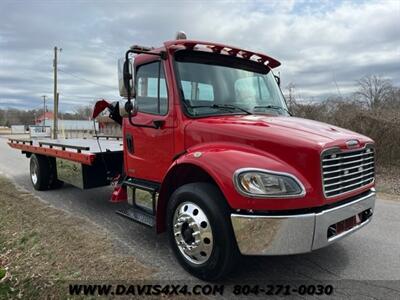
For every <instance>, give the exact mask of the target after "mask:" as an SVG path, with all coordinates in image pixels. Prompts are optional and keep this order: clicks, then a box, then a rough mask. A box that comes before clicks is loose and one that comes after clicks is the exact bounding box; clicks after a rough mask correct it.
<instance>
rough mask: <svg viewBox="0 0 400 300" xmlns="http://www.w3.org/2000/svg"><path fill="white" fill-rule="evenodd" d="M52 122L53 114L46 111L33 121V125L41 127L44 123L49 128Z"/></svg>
mask: <svg viewBox="0 0 400 300" xmlns="http://www.w3.org/2000/svg"><path fill="white" fill-rule="evenodd" d="M53 120H54V114H53V113H52V112H51V111H46V112H45V113H44V114H42V115H40V116H39V117H37V118H36V120H35V125H38V126H43V125H44V123H46V126H50V123H51V122H53Z"/></svg>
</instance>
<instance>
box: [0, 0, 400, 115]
mask: <svg viewBox="0 0 400 300" xmlns="http://www.w3.org/2000/svg"><path fill="white" fill-rule="evenodd" d="M0 20H1V21H0V107H3V108H4V107H16V108H21V109H28V108H40V107H41V106H42V103H43V102H42V98H41V96H42V95H47V96H48V98H49V100H50V101H49V102H50V103H52V98H53V96H52V94H53V79H52V78H53V77H52V76H53V74H52V58H53V47H54V46H58V47H61V48H62V52H61V53H60V65H59V69H60V72H59V92H60V110H62V111H71V110H72V109H73V107H74V106H77V105H81V104H88V103H90V102H92V101H94V100H95V99H98V98H106V99H110V100H118V99H119V96H118V87H117V84H118V83H117V67H116V61H117V59H118V58H119V57H121V56H122V55H123V53H124V52H125V51H126V50H127V48H128V47H129V46H131V45H132V44H143V45H149V46H158V45H161V43H162V42H163V41H165V40H170V39H173V38H174V36H175V32H176V31H177V30H184V31H186V33H187V34H188V37H189V38H192V39H199V40H207V41H215V42H221V43H227V44H231V45H235V46H240V47H244V48H248V49H250V50H256V51H262V52H264V53H267V54H268V55H270V56H273V57H275V58H277V59H278V60H280V61H281V62H282V66H281V67H280V68H279V71H280V74H281V77H282V87H283V88H284V87H285V86H287V84H288V83H290V82H292V83H294V84H295V86H296V93H297V96H298V97H301V98H304V99H312V98H313V99H322V98H324V97H326V96H327V95H329V94H335V95H337V94H338V93H341V94H347V93H350V92H352V91H353V90H354V88H355V81H356V80H357V79H359V78H360V77H362V76H364V75H368V74H377V75H381V76H383V77H385V78H389V79H391V80H392V81H393V83H394V84H396V85H400V0H393V1H388V0H386V1H311V2H310V1H304V0H293V1H289V0H281V1H276V2H273V1H243V2H241V1H237V0H236V1H196V2H195V1H186V2H183V1H182V2H180V1H175V2H168V1H146V2H134V1H125V2H118V1H61V0H55V1H38V0H36V1H35V0H31V1H7V0H6V1H4V0H2V1H1V2H0ZM335 81H336V83H337V85H336V84H335ZM49 108H50V109H52V105H51V104H49Z"/></svg>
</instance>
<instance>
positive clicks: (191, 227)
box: [173, 202, 214, 265]
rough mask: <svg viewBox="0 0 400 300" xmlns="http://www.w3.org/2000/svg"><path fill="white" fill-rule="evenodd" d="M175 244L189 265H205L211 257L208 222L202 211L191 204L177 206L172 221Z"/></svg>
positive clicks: (210, 238) (210, 236)
mask: <svg viewBox="0 0 400 300" xmlns="http://www.w3.org/2000/svg"><path fill="white" fill-rule="evenodd" d="M173 226H174V228H173V229H174V236H175V242H176V245H177V246H178V249H179V251H180V252H181V253H182V255H183V256H184V257H185V258H186V259H187V260H188V261H190V262H191V263H193V264H196V265H199V264H203V263H205V262H206V261H207V260H208V259H209V258H210V256H211V253H212V250H213V245H214V240H213V232H212V228H211V224H210V221H209V220H208V218H207V216H206V214H205V213H204V211H203V210H202V209H201V208H200V207H199V206H198V205H196V204H194V203H192V202H183V203H181V204H179V205H178V207H177V208H176V210H175V213H174V219H173Z"/></svg>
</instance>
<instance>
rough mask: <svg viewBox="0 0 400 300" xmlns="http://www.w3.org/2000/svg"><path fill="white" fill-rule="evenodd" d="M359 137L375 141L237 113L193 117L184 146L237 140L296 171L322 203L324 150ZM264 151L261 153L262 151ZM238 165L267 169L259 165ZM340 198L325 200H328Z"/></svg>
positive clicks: (276, 118) (294, 121)
mask: <svg viewBox="0 0 400 300" xmlns="http://www.w3.org/2000/svg"><path fill="white" fill-rule="evenodd" d="M349 140H357V141H358V146H359V147H363V146H364V145H365V144H366V143H372V142H373V141H372V140H371V139H369V138H367V137H365V136H363V135H361V134H358V133H355V132H352V131H350V130H346V129H343V128H340V127H336V126H332V125H329V124H325V123H321V122H316V121H311V120H306V119H301V118H295V117H281V116H266V115H246V116H243V115H234V116H218V117H208V118H202V119H194V120H192V121H191V122H190V123H189V124H188V125H187V126H186V128H185V148H186V149H189V148H190V147H192V146H196V145H200V144H202V143H218V144H219V143H236V144H241V145H244V146H247V147H251V148H256V149H257V150H261V151H262V152H264V153H266V154H267V155H272V156H273V157H276V159H277V160H279V161H281V162H282V163H283V164H286V165H287V166H288V170H289V169H290V170H293V169H294V170H295V171H297V172H296V173H297V175H298V176H300V178H302V179H303V180H306V181H307V182H308V183H309V186H310V187H311V190H310V191H309V193H308V196H307V197H309V198H310V199H309V200H312V201H313V203H315V204H316V203H320V204H322V202H320V201H321V199H323V198H324V196H323V191H322V183H321V152H322V151H323V150H324V149H327V148H331V147H340V148H342V149H347V145H346V142H347V141H349ZM262 152H261V153H262ZM257 164H258V162H257V161H255V162H254V164H253V165H251V166H242V165H240V158H238V161H237V165H238V167H257V168H268V166H263V165H257ZM340 198H341V197H339V198H331V199H329V200H328V199H326V201H328V202H334V201H338V200H340Z"/></svg>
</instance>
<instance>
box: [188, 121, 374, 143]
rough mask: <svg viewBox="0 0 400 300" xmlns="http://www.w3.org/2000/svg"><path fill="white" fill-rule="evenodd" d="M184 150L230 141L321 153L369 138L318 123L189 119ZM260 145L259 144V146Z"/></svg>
mask: <svg viewBox="0 0 400 300" xmlns="http://www.w3.org/2000/svg"><path fill="white" fill-rule="evenodd" d="M185 133H186V134H185V146H186V148H188V147H190V146H193V145H194V144H197V143H204V142H219V141H225V140H228V141H230V142H239V143H245V144H248V143H251V145H252V146H254V147H256V148H260V149H261V150H266V149H262V148H264V147H263V146H262V145H265V143H267V144H276V143H277V144H279V145H280V146H285V145H294V146H298V147H299V146H302V147H304V146H305V147H308V148H313V149H319V150H322V149H324V148H328V147H333V146H340V147H345V145H346V141H348V140H352V139H356V140H358V141H359V143H360V146H362V145H363V144H365V143H368V142H372V140H371V139H369V138H367V137H365V136H363V135H361V134H358V133H355V132H353V131H350V130H347V129H343V128H340V127H337V126H333V125H329V124H326V123H322V122H317V121H312V120H307V119H302V118H295V117H282V116H279V117H278V116H266V115H250V116H248V115H246V116H243V115H234V116H218V117H208V118H203V119H197V120H193V121H192V122H191V123H190V124H189V125H188V126H187V127H186V130H185ZM261 144H262V145H261Z"/></svg>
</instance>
